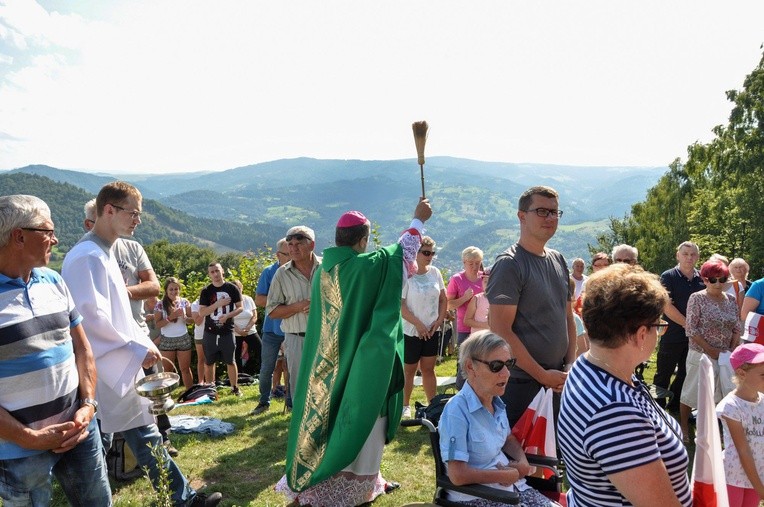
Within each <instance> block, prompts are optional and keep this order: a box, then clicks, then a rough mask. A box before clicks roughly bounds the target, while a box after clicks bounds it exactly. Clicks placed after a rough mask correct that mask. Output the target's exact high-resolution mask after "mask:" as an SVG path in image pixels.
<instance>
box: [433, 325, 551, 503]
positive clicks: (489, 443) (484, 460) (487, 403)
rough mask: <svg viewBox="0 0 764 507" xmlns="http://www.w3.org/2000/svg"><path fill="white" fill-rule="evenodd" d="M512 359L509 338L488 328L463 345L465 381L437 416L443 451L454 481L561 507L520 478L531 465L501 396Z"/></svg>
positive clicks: (456, 497) (456, 496)
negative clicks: (496, 489)
mask: <svg viewBox="0 0 764 507" xmlns="http://www.w3.org/2000/svg"><path fill="white" fill-rule="evenodd" d="M514 361H515V359H514V358H513V357H512V353H511V350H510V348H509V345H508V344H507V342H506V341H504V339H502V338H501V337H500V336H498V335H496V334H494V333H492V332H490V331H488V330H481V331H478V332H476V333H472V335H470V337H469V338H467V340H465V341H464V343H462V345H461V346H460V348H459V366H460V371H461V372H462V375H463V376H464V378H465V379H466V382H465V384H464V387H463V388H462V389H461V391H459V393H458V394H456V395H455V396H454V397H453V398H451V400H449V402H448V404H447V405H446V407H445V408H444V410H443V414H442V416H441V418H440V425H439V427H438V430H439V432H440V451H441V455H442V456H443V460H444V461H445V462H446V465H447V468H448V477H449V479H451V482H453V483H454V484H456V485H463V484H475V483H477V484H486V485H490V486H492V487H495V488H499V489H506V490H515V491H517V492H518V493H519V495H520V501H521V504H522V505H525V506H528V507H535V506H542V505H543V506H549V505H559V504H557V503H555V502H553V501H551V500H550V499H548V498H547V497H545V496H544V495H542V494H541V493H539V492H538V491H536V490H535V489H533V488H531V487H530V486H528V485H527V484H525V479H524V477H525V476H526V475H528V474H529V473H531V472H532V471H533V469H532V467H531V466H530V465H529V464H528V460H527V459H526V457H525V453H524V452H523V449H522V447H521V446H520V443H519V442H518V441H517V439H516V438H515V437H513V436H512V434H511V432H510V427H509V422H508V421H507V413H506V409H505V405H504V402H503V401H502V400H501V398H500V396H501V395H502V394H504V388H505V387H506V385H507V380H508V379H509V368H511V367H512V365H513V364H514ZM508 456H511V457H508ZM448 495H449V496H448V499H449V500H452V501H457V502H460V503H464V504H465V505H471V506H481V507H483V506H493V505H503V504H496V503H493V502H491V501H488V500H484V499H479V498H476V497H473V496H470V495H466V494H463V493H458V492H449V493H448Z"/></svg>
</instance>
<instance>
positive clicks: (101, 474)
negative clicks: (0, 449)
mask: <svg viewBox="0 0 764 507" xmlns="http://www.w3.org/2000/svg"><path fill="white" fill-rule="evenodd" d="M88 431H89V435H88V436H87V438H85V440H83V441H82V442H80V443H79V444H78V445H77V446H76V447H74V448H73V449H71V450H69V451H67V452H65V453H63V454H56V453H53V452H50V451H46V452H41V453H39V454H35V455H34V456H28V457H26V458H18V459H8V460H0V498H2V499H3V505H4V506H5V507H17V506H19V507H20V506H34V507H37V506H48V505H50V502H51V496H52V493H53V485H52V484H51V471H52V472H53V475H55V476H56V479H58V482H59V483H60V484H61V487H62V488H63V490H64V493H65V494H66V498H67V499H68V500H69V504H70V505H76V506H79V505H81V506H83V507H87V506H93V507H101V506H110V505H111V490H110V489H109V477H108V475H107V473H106V461H104V459H103V451H102V449H101V435H100V434H99V433H98V425H97V424H96V419H95V417H94V418H93V420H92V421H90V426H88Z"/></svg>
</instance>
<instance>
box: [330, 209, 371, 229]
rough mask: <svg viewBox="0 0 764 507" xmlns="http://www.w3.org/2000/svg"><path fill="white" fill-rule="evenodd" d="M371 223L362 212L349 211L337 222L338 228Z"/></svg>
mask: <svg viewBox="0 0 764 507" xmlns="http://www.w3.org/2000/svg"><path fill="white" fill-rule="evenodd" d="M366 223H369V220H368V219H367V218H366V217H365V216H364V215H363V213H361V212H360V211H348V212H347V213H345V214H344V215H342V216H341V217H340V219H339V220H338V221H337V227H355V226H356V225H363V224H366Z"/></svg>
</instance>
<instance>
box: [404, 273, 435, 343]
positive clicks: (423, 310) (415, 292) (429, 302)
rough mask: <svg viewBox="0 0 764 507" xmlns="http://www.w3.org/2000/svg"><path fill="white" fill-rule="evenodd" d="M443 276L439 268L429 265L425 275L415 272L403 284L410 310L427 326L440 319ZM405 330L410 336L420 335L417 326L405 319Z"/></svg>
mask: <svg viewBox="0 0 764 507" xmlns="http://www.w3.org/2000/svg"><path fill="white" fill-rule="evenodd" d="M445 290H446V286H445V285H444V284H443V277H442V276H441V275H440V271H439V270H438V268H436V267H434V266H427V272H426V273H424V274H423V275H418V274H415V275H414V276H412V277H411V278H408V279H407V280H406V283H405V284H404V285H403V293H402V295H401V298H402V299H405V300H406V306H407V307H408V309H409V310H411V312H412V313H413V314H414V315H415V316H416V318H418V319H419V320H421V321H422V323H423V324H424V325H426V326H430V325H432V323H433V322H435V321H436V320H437V319H438V310H439V308H438V305H439V302H440V291H445ZM403 332H404V333H405V334H407V335H409V336H419V333H418V332H417V330H416V326H414V324H412V323H411V322H409V321H407V320H406V319H403Z"/></svg>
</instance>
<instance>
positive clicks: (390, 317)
mask: <svg viewBox="0 0 764 507" xmlns="http://www.w3.org/2000/svg"><path fill="white" fill-rule="evenodd" d="M317 274H318V275H319V276H314V278H313V286H312V289H311V305H310V314H309V315H308V329H307V332H306V336H305V344H304V348H303V352H302V364H301V365H300V375H299V382H298V384H297V387H296V391H295V399H294V400H293V401H294V407H293V410H292V422H291V425H290V427H289V442H288V444H287V461H286V476H287V480H288V483H289V487H290V488H291V489H292V490H293V491H303V490H305V489H307V488H309V487H310V486H313V485H315V484H317V483H319V482H321V481H323V480H326V479H328V478H329V477H331V476H332V475H334V474H336V473H337V472H339V471H340V470H342V469H343V468H345V467H346V466H348V465H349V464H350V463H352V462H353V460H355V458H356V456H357V455H358V453H359V452H360V450H361V447H363V444H364V443H365V441H366V439H367V437H368V436H369V434H370V433H371V430H372V427H373V426H374V423H375V422H376V421H377V419H378V418H379V417H380V415H383V416H384V415H387V416H388V419H387V433H386V439H387V441H390V440H391V439H392V438H393V437H394V436H395V433H396V431H397V429H398V425H399V423H400V420H401V411H402V395H403V326H402V323H401V290H402V287H403V247H401V246H400V245H398V244H396V245H392V246H388V247H386V248H383V249H380V250H376V251H374V252H368V253H363V254H359V253H358V252H356V251H355V250H353V249H352V248H350V247H334V248H328V249H326V250H324V254H323V259H322V261H321V269H320V271H319V272H318V273H317Z"/></svg>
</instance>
